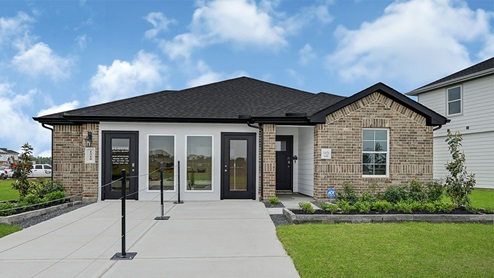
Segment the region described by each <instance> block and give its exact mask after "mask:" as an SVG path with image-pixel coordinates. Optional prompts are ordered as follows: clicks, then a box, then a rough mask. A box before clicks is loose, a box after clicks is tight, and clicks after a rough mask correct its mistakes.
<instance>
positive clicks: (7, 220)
mask: <svg viewBox="0 0 494 278" xmlns="http://www.w3.org/2000/svg"><path fill="white" fill-rule="evenodd" d="M81 203H82V201H74V202H70V203H64V204H60V205H56V206H52V207H47V208H42V209H37V210H32V211H26V212H23V213H19V214H13V215H9V216H0V224H7V225H16V224H17V223H20V222H22V221H24V220H26V219H29V218H32V217H37V216H41V215H44V214H47V213H50V212H53V211H56V210H59V209H64V208H67V207H72V206H75V205H79V204H81Z"/></svg>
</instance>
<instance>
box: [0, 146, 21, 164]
mask: <svg viewBox="0 0 494 278" xmlns="http://www.w3.org/2000/svg"><path fill="white" fill-rule="evenodd" d="M18 156H19V153H18V152H16V151H13V150H9V149H7V148H0V165H9V157H13V158H14V160H17V159H18Z"/></svg>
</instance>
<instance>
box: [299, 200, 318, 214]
mask: <svg viewBox="0 0 494 278" xmlns="http://www.w3.org/2000/svg"><path fill="white" fill-rule="evenodd" d="M298 206H299V207H300V209H301V210H302V211H303V212H305V213H309V214H313V213H314V212H316V210H315V209H314V208H313V207H312V204H311V203H310V202H300V203H298Z"/></svg>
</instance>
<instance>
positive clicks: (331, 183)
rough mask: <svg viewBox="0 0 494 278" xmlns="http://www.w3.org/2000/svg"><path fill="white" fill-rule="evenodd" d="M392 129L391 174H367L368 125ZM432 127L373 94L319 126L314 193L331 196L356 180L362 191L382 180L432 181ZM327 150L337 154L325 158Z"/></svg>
mask: <svg viewBox="0 0 494 278" xmlns="http://www.w3.org/2000/svg"><path fill="white" fill-rule="evenodd" d="M363 128H387V129H388V130H389V156H390V157H389V164H390V165H389V175H388V177H386V178H363V177H362V129H363ZM432 142H433V137H432V127H431V126H426V119H425V118H424V117H423V116H421V115H419V114H417V113H415V112H414V111H412V110H410V109H408V108H406V107H404V106H403V105H401V104H399V103H397V102H395V101H393V100H392V99H390V98H388V97H386V96H384V95H382V94H380V93H377V92H376V93H373V94H371V95H369V96H367V97H365V98H362V99H361V100H359V101H356V102H355V103H352V104H350V105H348V106H346V107H344V108H342V109H340V110H338V111H335V112H334V113H332V114H330V115H328V116H326V123H325V124H319V125H317V126H316V127H315V128H314V152H315V154H314V197H315V198H316V199H326V198H327V196H326V190H327V189H328V188H335V189H336V190H337V191H338V189H342V187H343V184H344V183H345V182H349V183H351V184H352V185H353V186H355V187H356V188H357V189H358V190H359V191H360V192H362V191H363V190H365V189H368V188H369V185H371V184H374V183H377V184H379V185H381V190H382V189H383V188H384V187H385V186H389V185H392V184H393V185H397V184H404V183H407V182H408V181H410V180H411V179H414V178H417V179H418V180H420V181H430V180H432ZM321 148H330V149H331V151H332V158H331V159H330V160H324V159H321Z"/></svg>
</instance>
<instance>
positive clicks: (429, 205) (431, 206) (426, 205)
mask: <svg viewBox="0 0 494 278" xmlns="http://www.w3.org/2000/svg"><path fill="white" fill-rule="evenodd" d="M422 209H423V210H425V211H427V212H429V213H434V212H436V210H437V208H436V206H435V205H434V203H432V202H427V203H423V204H422Z"/></svg>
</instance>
